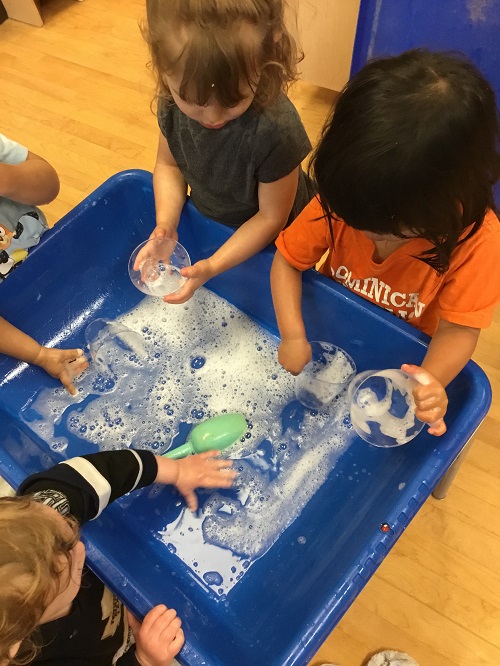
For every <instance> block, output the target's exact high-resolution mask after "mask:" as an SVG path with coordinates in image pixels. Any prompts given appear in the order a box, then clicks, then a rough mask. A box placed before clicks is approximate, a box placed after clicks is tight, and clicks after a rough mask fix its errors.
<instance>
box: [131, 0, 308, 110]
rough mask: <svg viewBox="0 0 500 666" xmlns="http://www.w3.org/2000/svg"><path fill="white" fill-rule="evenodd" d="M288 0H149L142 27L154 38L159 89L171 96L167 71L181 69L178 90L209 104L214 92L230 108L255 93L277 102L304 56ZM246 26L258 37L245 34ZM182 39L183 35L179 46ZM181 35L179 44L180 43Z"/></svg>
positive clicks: (258, 100)
mask: <svg viewBox="0 0 500 666" xmlns="http://www.w3.org/2000/svg"><path fill="white" fill-rule="evenodd" d="M285 2H286V0H147V2H146V5H147V21H146V23H145V24H144V25H143V27H142V31H143V35H144V37H145V39H146V41H147V42H148V44H149V48H150V51H151V60H152V66H153V71H154V73H155V75H156V79H157V95H158V97H159V98H160V99H166V100H171V93H170V90H169V88H168V85H167V84H166V82H165V80H164V75H165V74H170V75H175V74H177V73H179V74H181V75H182V81H181V85H180V88H179V91H178V92H179V96H180V97H181V99H183V100H184V101H186V102H188V103H195V104H198V105H200V106H204V105H206V104H208V102H209V100H210V99H211V97H212V96H215V97H216V99H217V100H218V102H219V103H220V104H221V105H222V106H223V107H226V108H230V107H233V106H236V105H237V104H238V103H239V102H241V101H242V100H243V99H244V97H245V95H244V93H242V91H241V88H240V86H241V83H242V82H243V83H246V84H247V85H248V86H249V87H250V88H251V89H252V91H253V92H254V93H255V98H254V101H255V104H256V105H258V106H259V107H260V108H263V107H265V106H267V105H269V104H270V103H272V102H273V101H274V100H275V99H276V98H277V97H278V95H279V93H280V92H281V91H283V90H286V88H287V86H288V84H289V83H290V82H291V81H294V80H296V78H297V64H298V62H299V61H300V60H301V59H302V54H300V55H299V53H298V50H297V46H296V43H295V41H294V39H293V37H292V36H291V35H290V33H289V31H288V29H287V28H286V26H285V17H284V14H285ZM246 26H252V27H254V28H255V29H256V31H257V33H258V35H259V36H260V39H259V40H255V39H254V40H252V39H244V38H243V31H244V29H245V27H246ZM179 40H181V41H184V42H185V43H184V44H183V47H182V48H181V49H180V51H179V44H180V42H179ZM176 41H177V49H176V48H175V46H176Z"/></svg>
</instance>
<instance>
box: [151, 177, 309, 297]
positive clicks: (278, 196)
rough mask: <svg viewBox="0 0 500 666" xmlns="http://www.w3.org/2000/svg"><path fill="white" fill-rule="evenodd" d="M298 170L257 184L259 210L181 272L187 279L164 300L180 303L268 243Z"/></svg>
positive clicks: (281, 221) (287, 206)
mask: <svg viewBox="0 0 500 666" xmlns="http://www.w3.org/2000/svg"><path fill="white" fill-rule="evenodd" d="M298 178H299V169H298V167H297V169H295V170H294V171H292V173H290V174H288V176H285V177H284V178H281V179H280V180H277V181H275V182H274V183H259V212H258V213H257V214H256V215H254V216H253V217H252V218H250V219H249V220H247V221H246V222H245V224H243V225H242V226H241V227H239V229H237V230H236V231H235V232H234V234H233V235H232V236H231V238H229V239H228V240H227V241H226V242H225V243H224V245H222V246H221V247H220V248H219V249H218V250H217V252H215V253H214V254H213V255H212V256H211V257H210V258H209V259H205V260H203V261H199V262H197V263H196V264H194V265H193V266H190V267H189V268H183V269H182V271H181V273H182V275H183V276H184V277H188V278H190V279H189V280H188V281H187V282H186V283H185V284H184V285H183V287H182V288H181V289H180V290H179V291H178V292H176V293H175V294H171V295H169V296H165V297H164V299H163V300H164V301H165V302H167V303H176V304H178V303H184V302H185V301H187V300H189V299H190V298H191V296H192V295H193V293H194V292H195V291H196V289H198V288H199V287H201V285H202V284H204V283H205V282H206V281H207V280H209V279H210V278H212V277H214V276H215V275H219V274H220V273H223V272H224V271H227V270H228V269H230V268H233V267H234V266H238V264H241V263H242V262H243V261H245V260H246V259H249V258H250V257H253V255H254V254H257V252H260V250H262V249H263V248H265V247H266V245H269V243H271V242H272V241H273V240H274V239H275V238H276V236H277V235H278V234H279V232H280V231H281V230H282V229H283V227H284V226H285V224H286V223H287V220H288V217H289V215H290V211H291V210H292V206H293V202H294V200H295V195H296V192H297V184H298Z"/></svg>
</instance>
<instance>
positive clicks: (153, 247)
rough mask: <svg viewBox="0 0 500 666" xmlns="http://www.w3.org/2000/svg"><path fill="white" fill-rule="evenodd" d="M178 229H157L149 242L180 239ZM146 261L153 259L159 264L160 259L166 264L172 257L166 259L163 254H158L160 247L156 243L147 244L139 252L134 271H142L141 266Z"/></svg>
mask: <svg viewBox="0 0 500 666" xmlns="http://www.w3.org/2000/svg"><path fill="white" fill-rule="evenodd" d="M178 237H179V236H178V234H177V229H173V228H172V229H165V228H163V227H155V228H154V229H153V231H152V233H151V235H150V237H149V240H164V239H166V238H172V240H175V241H176V240H177V239H178ZM146 259H153V260H154V261H155V263H157V262H158V261H159V260H160V259H162V260H163V262H164V263H167V264H168V263H170V257H164V256H163V255H162V254H161V253H159V252H158V246H157V244H156V243H146V245H145V246H144V247H143V248H142V250H141V251H140V252H139V254H138V255H137V257H136V258H135V261H134V271H140V270H141V266H142V265H143V264H144V262H145V261H146Z"/></svg>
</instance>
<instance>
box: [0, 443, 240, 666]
mask: <svg viewBox="0 0 500 666" xmlns="http://www.w3.org/2000/svg"><path fill="white" fill-rule="evenodd" d="M217 454H218V452H217V451H211V452H208V453H202V454H199V455H195V456H190V457H188V458H184V459H182V460H171V459H169V458H162V457H157V456H155V455H153V454H152V453H151V452H149V451H137V450H132V449H126V450H122V451H109V452H101V453H94V454H91V455H86V456H82V457H78V458H72V459H70V460H67V461H64V462H62V463H60V464H58V465H55V466H54V467H52V468H50V469H49V470H46V471H44V472H40V473H39V474H34V475H33V476H30V477H29V478H28V479H26V480H25V481H24V482H23V483H22V484H21V486H20V488H19V491H18V496H17V497H4V498H0V666H8V665H9V666H10V665H12V666H14V665H15V664H28V663H29V664H35V663H43V664H45V665H46V666H69V665H70V664H71V665H72V666H112V664H117V666H138V665H139V666H169V665H170V664H171V663H172V660H173V659H174V657H175V655H176V654H177V653H178V652H179V650H180V649H181V647H182V645H183V643H184V635H183V633H182V629H181V621H180V619H179V618H178V617H177V615H176V612H175V611H174V610H173V609H168V608H166V606H163V605H160V606H156V607H155V608H153V609H152V610H151V611H150V612H149V613H148V614H147V615H146V616H145V618H144V621H143V622H142V624H141V623H140V622H139V621H138V620H136V619H135V618H134V617H133V616H131V615H130V614H129V615H128V618H127V614H126V613H125V612H124V609H123V607H122V605H121V603H120V602H119V601H118V600H117V599H116V598H115V597H114V596H113V595H112V593H111V592H110V591H109V590H108V589H107V588H106V587H105V586H104V585H103V583H102V582H101V581H100V580H99V579H98V578H97V577H96V576H94V574H92V572H90V571H88V570H86V569H85V547H84V545H83V543H82V542H81V541H80V538H79V525H80V524H82V523H84V522H86V521H87V520H92V519H94V518H97V516H98V515H99V514H100V513H101V511H102V510H103V509H105V508H106V506H107V505H108V504H109V503H110V502H113V501H114V500H115V499H117V498H118V497H120V496H122V495H124V494H125V493H128V492H130V491H131V490H134V489H136V488H142V487H144V486H147V485H149V484H151V483H155V482H156V483H162V484H171V485H174V486H176V488H177V489H178V490H179V492H180V493H181V494H182V495H183V496H184V498H185V499H186V502H187V504H188V506H189V508H190V509H191V510H192V511H194V510H195V509H196V508H197V505H198V502H197V497H196V494H195V492H194V490H195V488H198V487H205V488H228V487H230V486H231V485H232V483H233V480H234V478H235V476H236V472H235V471H233V470H232V469H231V466H232V461H230V460H220V459H217V458H216V457H215V456H216V455H217ZM84 569H85V585H84V586H81V578H82V572H83V570H84ZM131 634H133V638H132V636H131ZM134 638H135V646H133V643H134ZM131 646H132V647H131ZM129 648H130V649H129Z"/></svg>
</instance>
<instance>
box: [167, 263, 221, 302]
mask: <svg viewBox="0 0 500 666" xmlns="http://www.w3.org/2000/svg"><path fill="white" fill-rule="evenodd" d="M181 275H182V276H183V277H186V278H189V280H188V281H187V282H185V283H184V284H183V285H182V287H181V288H180V289H179V291H176V292H175V294H169V295H168V296H164V297H163V300H164V301H165V303H170V304H172V305H180V304H181V303H185V302H186V301H189V299H190V298H191V296H192V295H193V294H194V292H195V291H196V290H197V289H198V288H199V287H201V285H202V284H205V282H206V281H207V280H210V278H211V277H213V276H214V271H213V268H212V265H211V263H210V259H202V260H201V261H197V262H196V264H193V265H192V266H187V267H186V268H181Z"/></svg>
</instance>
